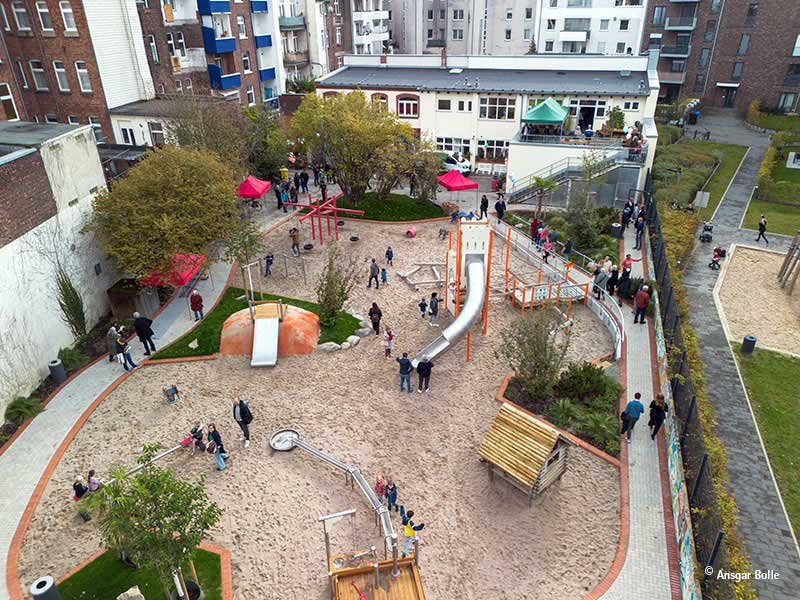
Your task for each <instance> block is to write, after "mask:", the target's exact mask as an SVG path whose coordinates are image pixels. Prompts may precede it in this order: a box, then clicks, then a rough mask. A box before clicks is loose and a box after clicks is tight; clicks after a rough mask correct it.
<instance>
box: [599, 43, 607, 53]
mask: <svg viewBox="0 0 800 600" xmlns="http://www.w3.org/2000/svg"><path fill="white" fill-rule="evenodd" d="M597 52H598V53H600V54H605V52H606V43H605V42H597Z"/></svg>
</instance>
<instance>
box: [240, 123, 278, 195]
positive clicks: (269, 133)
mask: <svg viewBox="0 0 800 600" xmlns="http://www.w3.org/2000/svg"><path fill="white" fill-rule="evenodd" d="M242 112H243V114H244V117H245V130H244V136H245V138H246V142H247V151H248V156H247V165H248V167H249V170H250V173H251V174H253V175H255V176H256V177H259V178H261V179H269V178H270V177H272V176H273V175H277V173H278V170H279V169H280V168H281V167H282V166H284V165H285V164H286V155H287V144H286V132H285V131H284V127H283V123H282V121H281V117H280V115H279V114H278V113H276V112H271V111H265V110H261V109H260V108H255V107H252V108H245V109H243V111H242Z"/></svg>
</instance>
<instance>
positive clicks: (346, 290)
mask: <svg viewBox="0 0 800 600" xmlns="http://www.w3.org/2000/svg"><path fill="white" fill-rule="evenodd" d="M360 270H361V269H360V265H359V261H358V258H357V257H354V256H350V255H348V256H344V255H342V253H341V251H340V250H339V247H338V246H335V245H334V246H331V247H330V248H329V249H328V254H327V256H326V260H325V266H324V267H323V268H322V272H321V273H320V275H319V280H318V281H317V289H316V291H317V298H318V299H319V323H320V325H322V326H323V327H331V326H333V324H334V323H335V322H336V319H337V318H339V315H340V314H341V311H342V307H343V306H344V303H345V302H347V299H348V298H349V297H350V292H352V291H353V287H355V285H356V282H357V281H358V274H359V272H360Z"/></svg>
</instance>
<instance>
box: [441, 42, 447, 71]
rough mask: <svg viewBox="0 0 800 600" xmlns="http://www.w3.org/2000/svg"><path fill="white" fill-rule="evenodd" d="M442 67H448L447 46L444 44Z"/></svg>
mask: <svg viewBox="0 0 800 600" xmlns="http://www.w3.org/2000/svg"><path fill="white" fill-rule="evenodd" d="M442 68H443V69H446V68H447V48H445V47H444V46H442Z"/></svg>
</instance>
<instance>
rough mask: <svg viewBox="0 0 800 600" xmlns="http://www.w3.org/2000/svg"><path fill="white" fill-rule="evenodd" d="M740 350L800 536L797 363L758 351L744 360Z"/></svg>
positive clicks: (767, 443)
mask: <svg viewBox="0 0 800 600" xmlns="http://www.w3.org/2000/svg"><path fill="white" fill-rule="evenodd" d="M740 348H741V346H740V345H739V344H735V350H736V352H735V354H736V359H737V361H738V362H739V368H740V369H741V371H742V377H743V378H744V383H745V386H746V387H747V393H748V394H749V396H750V403H751V404H752V406H753V411H754V412H755V415H756V421H757V422H758V429H759V431H760V432H761V437H762V438H763V439H764V444H765V446H766V447H767V454H768V456H769V461H770V464H771V465H772V470H773V471H774V472H775V478H776V479H777V480H778V487H779V488H780V490H781V496H783V502H784V504H785V505H786V511H787V512H788V513H789V519H790V520H791V522H792V527H793V528H794V531H795V534H797V535H800V445H798V443H797V440H798V439H800V419H798V418H797V415H798V413H800V394H798V393H797V390H798V387H797V377H798V374H800V359H798V358H793V357H790V356H786V355H784V354H780V353H778V352H770V351H769V350H761V349H758V348H757V349H756V350H755V352H754V353H753V355H752V356H747V355H743V354H741V352H740Z"/></svg>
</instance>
